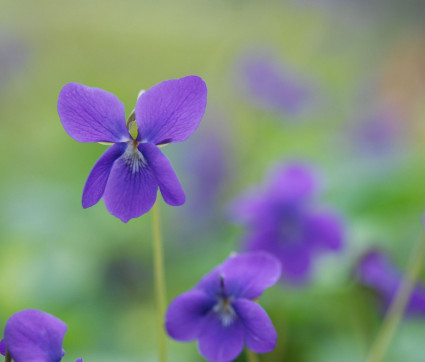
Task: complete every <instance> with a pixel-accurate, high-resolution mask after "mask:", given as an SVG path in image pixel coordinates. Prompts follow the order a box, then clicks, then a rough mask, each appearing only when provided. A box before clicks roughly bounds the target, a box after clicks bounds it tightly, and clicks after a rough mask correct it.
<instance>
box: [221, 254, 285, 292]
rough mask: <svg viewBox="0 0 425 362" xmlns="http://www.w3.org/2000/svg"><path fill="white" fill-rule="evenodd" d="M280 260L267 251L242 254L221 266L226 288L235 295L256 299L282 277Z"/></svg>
mask: <svg viewBox="0 0 425 362" xmlns="http://www.w3.org/2000/svg"><path fill="white" fill-rule="evenodd" d="M280 273H281V266H280V263H279V260H277V259H276V258H275V257H274V256H273V255H271V254H269V253H265V252H256V253H247V254H240V255H236V256H234V257H231V258H229V259H227V260H226V261H225V262H224V263H223V264H222V267H221V275H222V277H223V278H224V283H225V286H226V290H227V291H228V292H229V293H230V294H231V295H233V296H236V297H243V298H247V299H256V298H258V297H259V296H261V294H262V293H263V291H264V290H265V289H267V288H269V287H271V286H272V285H274V284H275V283H276V282H277V281H278V280H279V278H280Z"/></svg>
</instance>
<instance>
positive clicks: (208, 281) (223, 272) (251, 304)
mask: <svg viewBox="0 0 425 362" xmlns="http://www.w3.org/2000/svg"><path fill="white" fill-rule="evenodd" d="M279 277H280V265H279V261H278V260H276V259H275V258H274V257H273V256H272V255H269V254H267V253H247V254H241V255H236V256H233V257H230V258H229V259H227V260H226V261H224V263H222V264H221V265H219V266H217V267H216V268H214V269H213V270H212V271H211V272H210V273H208V274H207V275H205V276H204V277H203V278H202V279H201V280H200V282H199V283H198V284H197V285H196V287H195V288H193V289H192V290H190V291H189V292H186V293H183V294H182V295H180V296H178V297H177V298H175V299H174V300H173V301H172V302H171V304H170V305H169V307H168V310H167V313H166V316H165V326H166V329H167V332H168V334H169V335H170V336H171V337H172V338H174V339H176V340H178V341H181V342H188V341H193V340H198V348H199V351H200V353H201V355H202V356H204V357H205V358H206V359H208V360H210V361H215V362H224V361H231V360H233V359H235V358H236V357H237V356H238V355H239V354H240V353H241V352H242V350H243V347H244V344H246V345H247V347H248V348H249V349H251V350H252V351H254V352H257V353H266V352H270V351H272V350H273V349H274V348H275V345H276V342H277V334H276V331H275V329H274V327H273V324H272V322H271V320H270V318H269V316H268V315H267V313H266V312H265V311H264V309H263V308H262V307H260V306H259V305H258V304H257V303H256V302H255V301H254V300H256V299H258V298H259V297H260V296H261V294H262V293H263V291H264V290H265V289H266V288H268V287H271V286H272V285H273V284H275V283H276V282H277V281H278V279H279Z"/></svg>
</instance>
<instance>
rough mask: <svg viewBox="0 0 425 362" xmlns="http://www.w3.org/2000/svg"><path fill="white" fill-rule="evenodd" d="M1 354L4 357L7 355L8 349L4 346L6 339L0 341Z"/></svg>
mask: <svg viewBox="0 0 425 362" xmlns="http://www.w3.org/2000/svg"><path fill="white" fill-rule="evenodd" d="M0 354H2V355H3V356H4V355H5V354H6V347H5V346H4V339H2V340H1V341H0Z"/></svg>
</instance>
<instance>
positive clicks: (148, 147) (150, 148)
mask: <svg viewBox="0 0 425 362" xmlns="http://www.w3.org/2000/svg"><path fill="white" fill-rule="evenodd" d="M139 150H140V151H141V152H142V153H143V156H144V157H145V158H146V160H147V161H148V164H149V166H150V167H151V168H152V170H153V172H154V174H155V177H156V181H157V183H158V186H159V189H160V190H161V194H162V197H163V198H164V200H165V202H166V203H167V204H169V205H171V206H180V205H183V204H184V202H185V200H186V196H185V194H184V191H183V188H182V186H181V184H180V181H179V179H178V178H177V175H176V173H175V172H174V170H173V167H172V166H171V163H170V161H169V160H168V158H167V157H166V156H165V155H164V154H163V153H162V152H161V150H160V149H159V148H158V147H157V146H155V145H154V144H153V143H141V144H140V145H139Z"/></svg>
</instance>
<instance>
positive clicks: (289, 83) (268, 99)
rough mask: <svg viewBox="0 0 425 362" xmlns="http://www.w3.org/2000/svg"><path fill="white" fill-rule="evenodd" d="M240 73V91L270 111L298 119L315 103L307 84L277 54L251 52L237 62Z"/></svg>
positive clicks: (257, 104) (252, 101)
mask: <svg viewBox="0 0 425 362" xmlns="http://www.w3.org/2000/svg"><path fill="white" fill-rule="evenodd" d="M236 72H237V75H238V77H237V81H238V83H239V86H240V88H241V89H240V90H241V91H242V92H243V93H245V94H246V95H247V96H248V97H249V99H250V101H251V103H254V104H255V105H256V106H257V107H260V108H262V109H265V110H267V111H271V112H275V113H283V114H288V115H291V116H296V115H298V114H299V113H301V112H302V111H303V110H305V109H306V108H307V107H308V106H309V105H310V104H311V102H312V94H311V90H310V89H309V88H308V87H307V85H306V84H304V82H303V81H301V79H299V77H297V76H296V75H295V74H294V72H293V71H291V70H290V69H289V68H288V67H287V66H286V65H285V64H283V63H282V62H280V61H279V60H277V59H276V57H274V56H273V55H269V54H267V53H263V54H261V53H258V51H256V52H249V53H247V54H245V55H244V56H243V57H241V58H240V60H239V61H238V62H237V70H236Z"/></svg>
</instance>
